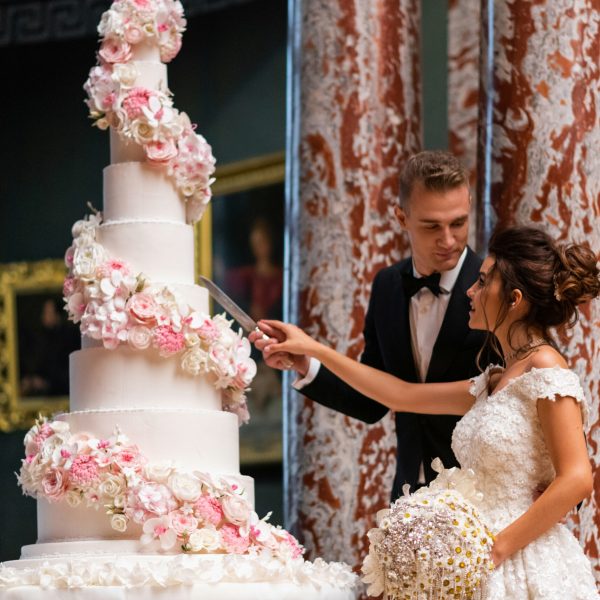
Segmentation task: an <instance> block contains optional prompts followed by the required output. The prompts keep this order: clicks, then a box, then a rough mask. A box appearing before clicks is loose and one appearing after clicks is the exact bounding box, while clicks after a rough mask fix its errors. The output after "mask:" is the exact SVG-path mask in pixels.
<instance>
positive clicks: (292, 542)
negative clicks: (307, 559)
mask: <svg viewBox="0 0 600 600" xmlns="http://www.w3.org/2000/svg"><path fill="white" fill-rule="evenodd" d="M282 544H283V545H285V546H287V547H288V550H289V551H290V552H291V555H292V558H300V557H301V556H302V554H303V552H304V550H303V548H302V546H301V545H300V544H299V543H298V540H297V539H296V538H295V537H294V536H293V535H292V534H291V533H289V532H288V531H284V532H283V540H282Z"/></svg>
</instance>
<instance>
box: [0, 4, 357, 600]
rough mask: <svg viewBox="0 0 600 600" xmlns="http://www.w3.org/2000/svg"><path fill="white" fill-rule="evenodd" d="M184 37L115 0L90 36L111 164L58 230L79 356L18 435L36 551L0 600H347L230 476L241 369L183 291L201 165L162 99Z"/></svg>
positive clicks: (203, 174)
mask: <svg viewBox="0 0 600 600" xmlns="http://www.w3.org/2000/svg"><path fill="white" fill-rule="evenodd" d="M184 27H185V20H184V18H183V10H182V7H181V4H180V3H179V2H178V1H174V0H115V1H114V2H113V4H112V6H111V7H110V9H109V10H107V11H106V12H105V13H104V14H103V16H102V20H101V22H100V25H99V27H98V30H99V32H100V35H101V40H102V41H101V47H100V51H99V53H98V65H96V66H95V67H93V68H92V70H91V72H90V76H89V78H88V80H87V82H86V84H85V86H84V87H85V90H86V92H87V94H88V100H87V104H88V107H89V109H90V116H91V117H92V119H93V120H94V124H95V125H96V126H97V127H99V128H100V129H110V146H111V152H110V156H111V164H110V165H109V166H107V167H106V168H105V169H104V202H103V213H102V214H100V213H96V214H92V215H91V216H89V217H88V218H86V219H83V220H81V221H78V222H77V223H76V224H75V225H74V226H73V244H72V246H71V247H70V248H69V249H68V250H67V253H66V263H67V266H68V269H69V274H68V276H67V278H66V280H65V285H64V297H65V303H66V306H65V307H66V310H67V311H68V313H69V317H70V318H71V319H72V320H73V321H74V322H76V323H79V324H80V327H81V333H82V349H81V350H79V351H77V352H74V353H73V354H72V355H71V357H70V411H71V412H69V413H66V414H61V415H58V416H56V417H55V418H54V419H53V420H44V419H40V421H38V422H37V423H36V424H35V425H34V427H32V429H31V430H30V431H29V433H28V434H27V436H26V438H25V458H24V460H23V464H22V468H21V471H20V474H19V482H20V484H21V486H22V488H23V491H24V492H25V493H27V494H29V495H31V496H34V497H36V498H37V500H38V541H37V543H36V544H34V545H30V546H25V547H23V549H22V554H21V558H20V560H18V561H11V562H7V563H4V564H3V565H2V566H1V567H0V599H2V600H9V599H10V600H20V599H26V600H38V599H39V600H42V599H43V600H53V599H59V598H60V599H75V598H77V599H78V600H88V599H90V600H91V599H93V598H94V599H95V598H98V599H102V600H113V599H114V600H138V599H139V600H141V599H142V598H143V599H144V600H147V599H150V598H154V597H156V598H169V600H184V599H185V600H200V599H207V600H225V599H230V598H231V599H234V598H235V599H236V600H250V599H260V600H270V599H273V600H281V599H283V598H285V599H287V600H295V599H297V600H311V599H322V600H349V599H351V598H353V597H354V593H353V591H352V588H353V585H354V580H355V577H354V575H353V574H352V573H351V571H350V569H349V568H348V567H347V566H346V565H343V564H339V563H326V562H324V561H322V560H320V559H317V560H316V561H314V562H312V563H311V562H307V561H304V560H303V558H302V553H303V549H302V547H301V546H300V544H299V543H298V542H297V540H296V539H295V538H294V537H293V536H292V535H291V534H290V533H288V532H287V531H285V530H284V529H282V528H280V527H276V526H274V525H272V524H270V523H269V521H268V516H267V517H263V518H260V516H259V515H257V514H256V512H255V511H254V489H253V481H252V479H251V478H249V477H245V476H243V475H241V474H240V468H239V436H238V427H239V424H240V422H243V421H245V420H247V418H248V412H247V409H246V402H245V392H246V390H247V388H248V386H249V385H250V382H251V380H252V378H253V376H254V374H255V372H256V366H255V364H254V362H253V361H252V359H251V358H250V346H249V343H248V340H247V339H245V338H243V337H242V336H241V333H239V332H236V331H235V330H234V329H233V328H232V323H231V322H230V321H228V320H227V319H226V318H225V316H223V315H217V316H210V315H209V313H208V297H207V293H206V290H205V289H204V288H201V287H199V286H197V285H195V283H194V239H193V228H192V223H193V222H195V221H197V220H198V219H199V218H201V216H202V212H203V210H204V209H205V207H206V205H207V203H208V202H209V200H210V195H211V193H210V185H211V183H212V174H213V172H214V162H215V161H214V158H213V156H212V153H211V149H210V146H209V145H208V144H207V142H206V141H205V140H204V138H202V136H200V135H198V134H197V133H196V132H195V126H194V125H192V124H191V123H190V120H189V119H188V117H187V115H186V114H185V113H183V112H179V111H178V110H177V109H176V108H175V107H174V106H173V101H172V97H171V94H170V92H169V90H168V87H167V70H166V66H165V64H164V63H165V62H168V61H170V60H171V59H172V58H173V57H174V56H175V55H176V54H177V52H178V50H179V48H180V47H181V35H182V33H183V30H184Z"/></svg>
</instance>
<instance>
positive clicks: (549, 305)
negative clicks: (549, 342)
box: [488, 227, 600, 343]
mask: <svg viewBox="0 0 600 600" xmlns="http://www.w3.org/2000/svg"><path fill="white" fill-rule="evenodd" d="M488 251H489V254H490V255H491V256H493V258H494V259H495V264H494V266H493V267H492V272H496V273H498V275H499V276H500V280H501V282H502V296H503V297H502V308H501V310H500V314H499V315H498V320H497V322H496V324H495V326H494V330H495V329H497V328H498V326H499V325H500V324H501V323H502V322H503V321H504V319H505V318H506V316H507V314H508V311H509V308H510V303H511V302H512V300H513V298H512V292H513V290H515V289H518V290H520V291H521V293H522V294H523V297H524V299H525V300H527V301H528V302H529V304H530V310H529V312H528V313H527V314H526V315H525V316H524V317H523V318H522V319H521V320H519V321H518V322H515V323H513V325H512V326H511V328H510V330H509V332H508V333H509V343H510V334H511V330H513V328H514V327H515V326H517V325H525V327H526V328H527V330H530V331H531V330H535V331H536V333H537V334H539V335H540V336H541V337H543V338H545V339H550V333H549V330H550V328H553V327H562V326H567V327H571V326H573V325H574V324H575V322H576V321H577V318H578V312H577V306H578V305H579V304H581V303H583V302H587V301H588V300H591V299H592V298H595V297H596V296H598V294H600V271H599V269H598V259H597V257H596V255H595V254H594V252H592V250H591V249H590V248H589V247H588V246H584V245H582V244H557V243H555V242H554V240H553V239H552V238H551V237H550V236H549V235H548V234H546V233H544V232H543V231H541V230H540V229H536V228H535V227H509V228H506V229H501V230H500V231H497V232H496V233H495V234H494V235H493V236H492V238H491V240H490V243H489V247H488Z"/></svg>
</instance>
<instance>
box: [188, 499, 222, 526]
mask: <svg viewBox="0 0 600 600" xmlns="http://www.w3.org/2000/svg"><path fill="white" fill-rule="evenodd" d="M194 514H195V515H196V516H197V517H199V518H200V519H202V521H204V522H205V523H208V524H210V525H218V524H219V523H220V522H221V520H222V519H223V509H222V508H221V505H220V504H219V501H218V500H217V499H216V498H211V497H210V496H200V498H198V500H196V502H195V504H194Z"/></svg>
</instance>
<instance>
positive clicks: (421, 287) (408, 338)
mask: <svg viewBox="0 0 600 600" xmlns="http://www.w3.org/2000/svg"><path fill="white" fill-rule="evenodd" d="M470 206H471V196H470V191H469V181H468V173H467V172H466V170H465V169H464V167H463V166H462V165H461V164H460V162H459V161H458V160H457V159H456V158H455V157H454V156H452V155H451V154H449V153H447V152H430V151H427V152H421V153H419V154H416V155H414V156H412V157H411V158H410V159H409V160H408V161H407V163H406V165H405V166H404V169H403V171H402V173H401V176H400V199H399V204H398V205H397V206H395V207H394V212H395V215H396V218H397V219H398V220H399V222H400V224H401V226H402V228H403V229H404V230H405V231H406V232H407V234H408V238H409V241H410V246H411V252H412V256H411V257H409V258H406V259H404V260H402V261H400V262H399V263H396V264H394V265H392V266H390V267H387V268H384V269H382V270H381V271H379V273H377V275H376V277H375V279H374V281H373V286H372V290H371V298H370V301H369V308H368V311H367V315H366V319H365V328H364V339H365V346H364V351H363V354H362V357H361V362H363V363H365V364H367V365H370V366H372V367H375V368H377V369H381V370H384V371H387V372H388V373H391V374H393V375H396V376H398V377H400V378H402V379H405V380H407V381H413V382H419V381H427V382H442V381H457V380H460V379H467V378H469V377H471V376H474V375H477V374H478V373H479V370H478V368H477V364H476V362H477V360H476V359H477V354H478V352H479V351H480V349H481V348H482V346H483V344H484V334H483V332H480V331H474V330H469V327H468V321H469V308H470V306H469V299H468V298H467V295H466V291H467V289H468V288H469V287H470V286H471V285H472V284H473V282H474V281H475V280H476V279H477V277H478V273H479V267H480V265H481V259H480V258H479V257H477V256H476V255H475V254H474V253H473V251H472V250H471V249H470V248H468V247H467V238H468V233H469V210H470ZM267 333H269V332H267ZM250 341H252V342H253V343H254V344H255V346H256V347H257V348H258V349H259V350H261V351H262V350H263V349H264V347H265V346H266V344H267V343H268V342H267V341H265V340H262V339H259V335H258V334H251V336H250ZM292 358H293V365H292V364H290V359H289V355H283V356H282V355H281V354H280V355H276V354H274V355H272V356H269V357H267V358H266V362H267V364H268V365H270V366H272V367H275V368H279V369H284V368H293V369H294V370H295V371H296V372H297V373H298V379H297V380H296V382H295V383H294V387H295V388H296V389H297V390H300V391H301V392H302V394H303V395H305V396H308V397H309V398H311V399H312V400H314V401H315V402H318V403H319V404H322V405H324V406H327V407H328V408H332V409H334V410H336V411H339V412H341V413H343V414H345V415H348V416H350V417H354V418H356V419H360V420H361V421H364V422H365V423H375V422H376V421H378V420H380V419H381V418H382V417H383V416H384V415H385V414H386V413H387V411H388V409H387V408H386V407H385V406H382V405H381V404H378V403H377V402H375V401H374V400H370V399H369V398H367V397H365V396H363V395H362V394H360V393H358V392H357V391H355V390H354V389H353V388H351V387H349V386H348V385H346V384H345V383H344V382H342V381H341V380H340V379H339V378H338V377H337V376H335V375H334V374H333V373H331V372H330V371H329V370H328V369H326V368H325V367H323V366H322V365H321V364H320V363H319V362H318V361H316V360H315V359H310V358H308V357H306V356H293V357H292ZM487 364H488V363H487V361H486V357H482V366H483V367H485V366H486V365H487ZM395 419H396V435H397V438H398V450H397V471H396V477H395V480H394V487H393V491H392V499H395V498H396V497H398V496H399V494H400V493H401V490H402V486H403V484H405V483H408V484H410V486H411V489H412V490H413V491H414V489H415V488H417V487H418V486H419V485H423V484H426V483H429V482H430V481H431V480H432V479H434V477H435V475H436V474H435V473H434V472H433V470H432V469H431V461H432V460H433V459H434V458H435V457H440V458H441V460H442V462H443V463H444V466H445V467H446V468H449V467H452V466H456V465H457V464H458V463H457V461H456V458H455V457H454V454H453V452H452V449H451V447H450V442H451V437H452V431H453V429H454V426H455V425H456V423H457V421H458V417H454V416H448V415H419V414H413V413H396V414H395Z"/></svg>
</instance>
